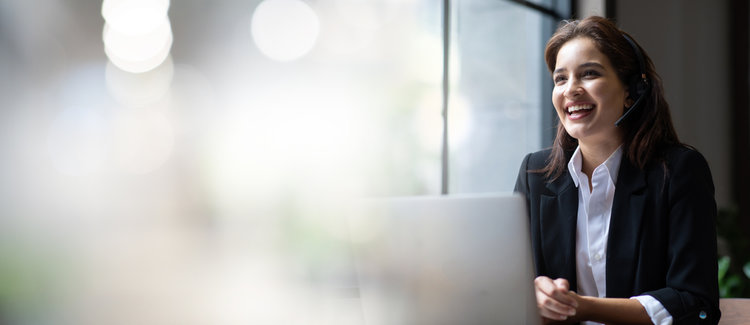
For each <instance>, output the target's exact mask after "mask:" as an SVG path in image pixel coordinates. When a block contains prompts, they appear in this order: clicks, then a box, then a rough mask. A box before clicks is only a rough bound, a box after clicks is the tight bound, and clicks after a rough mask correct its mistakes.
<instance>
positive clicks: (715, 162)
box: [617, 0, 732, 208]
mask: <svg viewBox="0 0 750 325" xmlns="http://www.w3.org/2000/svg"><path fill="white" fill-rule="evenodd" d="M728 10H729V1H728V0H716V1H680V0H663V1H651V0H627V1H618V2H617V21H618V25H619V26H620V27H621V28H622V29H624V30H626V31H627V32H629V33H630V34H632V35H633V36H634V37H635V38H636V40H638V42H639V43H640V44H641V46H643V47H644V48H645V49H646V51H647V52H648V54H649V55H650V56H651V59H652V60H653V61H654V64H655V65H656V70H657V72H658V73H659V74H660V75H661V77H662V78H663V79H664V88H665V91H666V96H667V100H668V101H669V104H670V107H671V110H672V119H673V121H674V123H675V128H676V129H677V133H678V135H679V136H680V139H681V140H682V141H683V142H685V143H687V144H690V145H692V146H694V147H696V148H697V149H698V150H699V151H700V152H701V153H703V155H704V156H705V157H706V159H707V160H708V163H709V165H710V166H711V172H712V173H713V177H714V184H715V186H716V200H717V203H718V205H719V207H720V208H721V207H726V206H728V205H730V204H731V203H732V202H731V177H732V175H731V170H730V168H731V160H730V159H731V152H730V150H731V143H730V131H731V130H730V127H731V120H730V119H731V115H730V112H731V107H730V104H731V89H730V84H729V80H730V77H731V76H730V73H729V71H730V70H729V69H730V68H731V67H730V66H729V64H730V63H729V62H730V44H729V39H730V35H729V12H728Z"/></svg>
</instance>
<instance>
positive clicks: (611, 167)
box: [568, 145, 622, 187]
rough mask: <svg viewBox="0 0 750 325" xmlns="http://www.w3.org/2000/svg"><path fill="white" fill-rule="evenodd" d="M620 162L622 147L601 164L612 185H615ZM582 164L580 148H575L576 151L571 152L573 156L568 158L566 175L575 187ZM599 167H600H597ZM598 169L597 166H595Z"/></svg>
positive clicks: (578, 182)
mask: <svg viewBox="0 0 750 325" xmlns="http://www.w3.org/2000/svg"><path fill="white" fill-rule="evenodd" d="M621 161H622V145H620V146H619V147H617V149H616V150H615V152H613V153H612V154H611V155H609V158H607V160H605V161H604V163H602V165H604V166H605V167H606V168H607V172H609V178H610V179H612V184H617V174H618V173H619V171H620V162H621ZM582 164H583V157H582V156H581V147H580V146H578V147H576V150H575V151H574V152H573V156H571V157H570V160H569V161H568V173H570V178H572V179H573V184H575V186H576V187H578V185H579V184H580V182H581V180H580V176H579V175H580V174H579V173H582V172H581V165H582ZM599 166H601V165H599ZM597 168H598V166H597Z"/></svg>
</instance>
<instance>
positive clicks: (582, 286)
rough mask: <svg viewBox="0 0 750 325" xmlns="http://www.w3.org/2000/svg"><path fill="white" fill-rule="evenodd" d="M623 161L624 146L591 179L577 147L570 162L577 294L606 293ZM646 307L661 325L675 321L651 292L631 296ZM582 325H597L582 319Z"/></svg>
mask: <svg viewBox="0 0 750 325" xmlns="http://www.w3.org/2000/svg"><path fill="white" fill-rule="evenodd" d="M621 161H622V146H620V147H619V148H617V150H615V152H613V153H612V154H611V155H610V156H609V158H607V160H605V161H604V163H602V164H601V165H599V166H597V167H596V168H595V169H594V171H593V172H592V174H591V188H590V187H589V179H588V176H586V174H584V173H583V172H582V171H581V166H582V165H583V157H582V156H581V148H580V147H578V148H576V150H575V152H574V153H573V156H572V157H571V158H570V161H569V162H568V172H569V173H570V177H571V178H572V179H573V183H574V184H575V186H576V187H577V188H578V218H577V220H578V221H577V223H576V280H577V282H578V288H576V289H577V291H578V294H581V295H584V296H593V297H606V295H607V279H606V275H607V271H606V270H607V239H608V238H609V221H610V219H611V216H612V204H613V202H614V198H615V184H617V174H618V172H619V171H620V162H621ZM631 298H632V299H637V300H638V301H639V302H640V303H641V304H642V305H643V307H644V308H645V309H646V312H647V313H648V315H649V317H650V318H651V321H652V322H653V323H654V324H658V325H670V324H672V316H671V315H670V314H669V312H668V311H667V310H666V309H665V308H664V306H663V305H662V304H661V303H660V302H659V301H658V300H656V299H655V298H654V297H651V296H649V295H642V296H637V297H631ZM583 324H598V323H594V322H583Z"/></svg>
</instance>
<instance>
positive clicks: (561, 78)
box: [552, 75, 568, 85]
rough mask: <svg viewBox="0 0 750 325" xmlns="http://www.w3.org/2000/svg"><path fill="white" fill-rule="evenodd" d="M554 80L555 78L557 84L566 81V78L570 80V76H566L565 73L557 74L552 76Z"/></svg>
mask: <svg viewBox="0 0 750 325" xmlns="http://www.w3.org/2000/svg"><path fill="white" fill-rule="evenodd" d="M552 80H554V82H555V84H556V85H557V84H560V83H563V82H565V80H568V78H566V77H565V76H564V75H556V76H555V77H554V78H552Z"/></svg>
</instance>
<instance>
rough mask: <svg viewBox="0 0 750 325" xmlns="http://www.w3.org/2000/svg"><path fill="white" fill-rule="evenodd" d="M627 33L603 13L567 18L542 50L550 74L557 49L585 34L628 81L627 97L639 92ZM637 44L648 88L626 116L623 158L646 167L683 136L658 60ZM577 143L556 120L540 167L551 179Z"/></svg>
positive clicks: (635, 67) (551, 179)
mask: <svg viewBox="0 0 750 325" xmlns="http://www.w3.org/2000/svg"><path fill="white" fill-rule="evenodd" d="M623 35H628V37H630V38H631V39H633V37H631V36H630V34H627V33H625V32H624V31H622V30H620V29H619V28H617V26H615V24H614V23H613V22H612V21H610V20H608V19H606V18H602V17H596V16H592V17H588V18H586V19H583V20H574V21H563V22H562V23H561V24H560V27H558V29H557V31H556V32H555V34H554V35H552V37H551V38H550V39H549V41H548V42H547V47H546V48H545V50H544V59H545V60H546V61H547V68H548V69H549V71H550V73H551V72H552V71H554V70H555V63H556V62H557V52H558V51H560V48H561V47H562V46H563V45H564V44H565V43H567V42H568V41H570V40H572V39H575V38H579V37H586V38H589V39H591V40H592V41H593V42H594V44H595V45H596V48H597V49H598V50H599V51H600V52H602V53H603V54H604V55H605V56H607V58H609V61H610V63H611V64H612V66H613V67H614V68H615V70H616V72H617V76H618V77H619V78H620V81H622V83H623V84H624V85H628V87H629V89H628V94H629V96H631V97H632V96H635V93H636V91H635V89H634V88H633V87H635V83H636V82H637V81H638V80H639V79H640V74H641V72H640V71H639V70H640V66H639V63H638V59H637V58H636V54H635V51H634V49H633V47H632V46H631V45H630V43H628V41H627V40H626V39H625V37H624V36H623ZM634 42H635V40H634ZM635 44H636V46H638V48H639V49H640V51H641V53H642V54H643V59H644V61H645V62H644V65H645V69H646V71H645V72H646V78H647V79H648V88H649V89H648V92H647V94H646V95H645V96H646V97H645V98H644V99H643V102H642V103H641V105H640V107H639V108H637V111H634V112H633V114H631V116H629V117H628V118H627V119H625V120H623V122H622V123H621V124H620V126H619V127H621V128H622V129H623V156H624V158H626V159H628V160H629V161H630V162H631V163H632V164H633V165H635V166H637V167H638V168H641V169H643V168H644V167H645V166H646V165H647V164H649V163H651V162H654V161H658V160H660V159H661V157H660V156H659V155H660V151H661V150H660V149H662V148H664V147H666V146H670V145H676V144H680V141H679V139H678V138H677V133H676V132H675V130H674V126H673V125H672V117H671V115H670V113H669V104H667V101H666V99H665V98H664V88H663V87H662V81H661V77H659V75H658V74H657V73H656V70H655V69H654V63H653V62H652V61H651V58H650V57H649V56H648V54H647V53H646V51H644V50H643V48H642V47H641V46H640V45H638V43H637V42H636V43H635ZM631 99H633V100H635V98H631ZM577 144H578V140H576V139H575V138H573V137H571V136H570V134H568V132H567V131H565V128H564V127H563V125H562V123H561V122H560V121H558V123H557V136H556V137H555V142H554V144H553V145H552V154H551V156H550V159H549V161H548V162H547V165H546V166H545V167H544V168H543V169H541V170H538V172H543V173H545V176H546V178H547V179H548V180H549V181H553V180H555V179H557V178H558V177H560V175H562V173H563V172H564V170H565V169H566V166H567V159H568V156H567V154H569V153H570V152H572V151H573V150H574V149H575V147H576V145H577Z"/></svg>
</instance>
